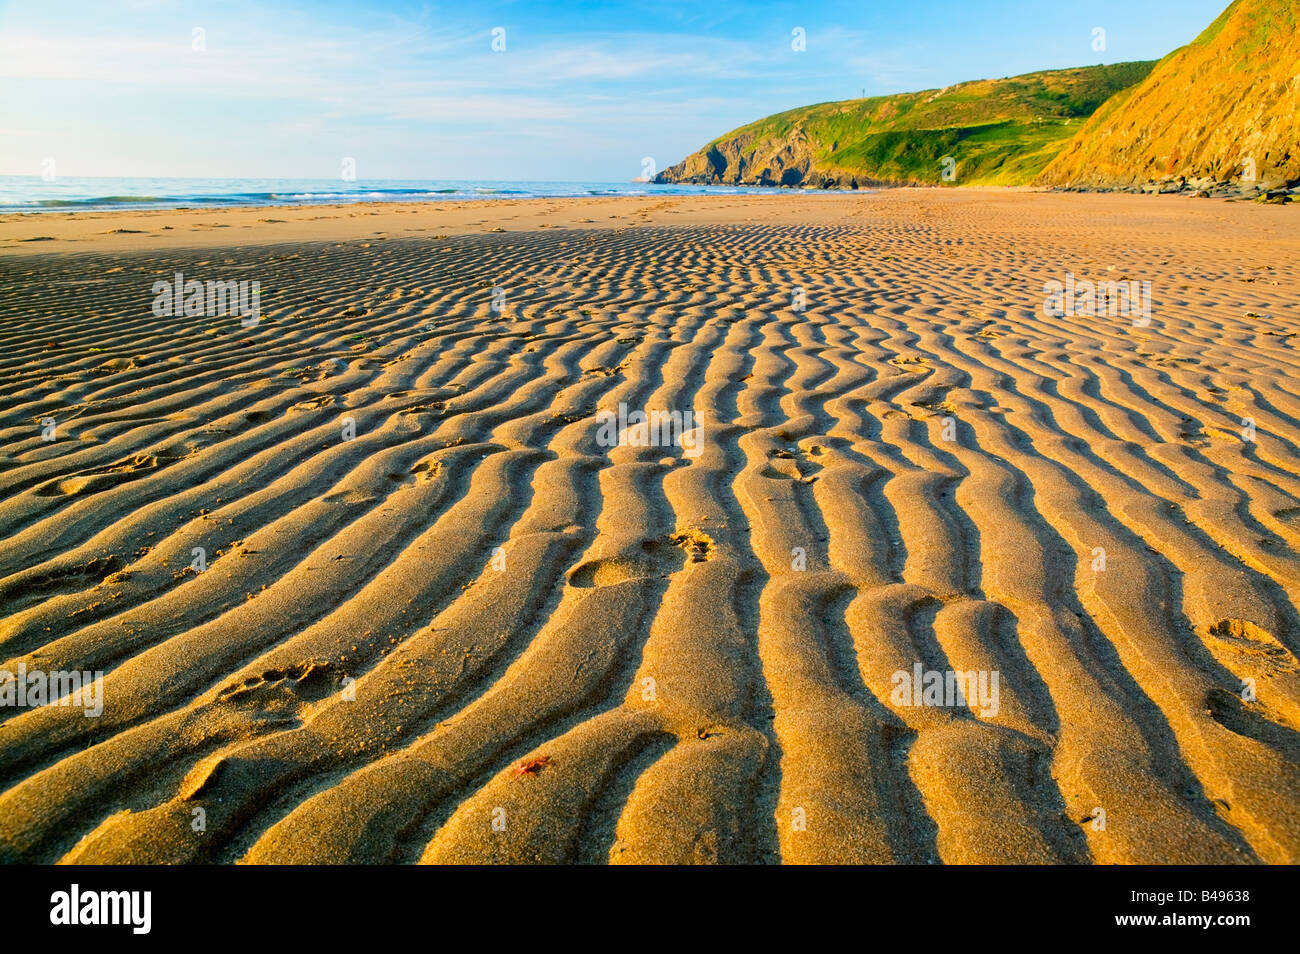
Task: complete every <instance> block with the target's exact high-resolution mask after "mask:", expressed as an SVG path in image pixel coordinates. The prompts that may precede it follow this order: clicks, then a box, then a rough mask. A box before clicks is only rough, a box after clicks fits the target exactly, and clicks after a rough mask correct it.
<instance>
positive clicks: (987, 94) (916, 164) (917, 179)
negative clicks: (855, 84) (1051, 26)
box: [655, 62, 1155, 188]
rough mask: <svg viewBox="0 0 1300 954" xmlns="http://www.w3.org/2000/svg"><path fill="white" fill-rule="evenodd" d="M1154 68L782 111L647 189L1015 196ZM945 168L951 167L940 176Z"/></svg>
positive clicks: (1047, 75) (1104, 69) (1035, 76)
mask: <svg viewBox="0 0 1300 954" xmlns="http://www.w3.org/2000/svg"><path fill="white" fill-rule="evenodd" d="M1154 65H1155V64H1154V63H1152V62H1136V63H1117V64H1114V65H1110V66H1088V67H1080V68H1076V69H1067V70H1048V71H1044V72H1040V73H1027V74H1025V75H1024V76H1015V77H1011V78H1009V79H1000V80H975V81H972V82H968V83H958V84H957V85H955V86H949V87H948V88H947V89H942V90H926V91H924V92H920V93H900V94H897V95H894V96H873V97H869V98H867V99H851V100H844V101H842V102H837V103H820V104H818V105H816V106H806V107H802V108H799V109H791V110H787V111H786V112H783V113H777V114H776V115H774V116H768V117H767V118H765V119H760V120H758V121H757V122H752V123H750V124H748V125H746V126H742V127H740V128H739V129H737V130H735V131H733V132H730V133H727V134H726V135H725V136H721V137H719V138H718V139H715V140H714V141H713V142H711V143H709V144H708V145H707V146H705V147H704V148H703V149H701V150H700V151H699V152H696V153H694V154H692V155H690V156H688V157H687V158H686V159H684V160H683V161H682V162H680V163H678V164H677V165H674V166H670V167H668V168H667V169H665V170H664V171H663V172H661V173H660V174H659V175H658V176H657V177H656V179H655V181H657V182H696V183H713V184H733V185H789V186H815V187H821V188H857V187H858V186H867V185H873V184H885V183H888V184H914V183H931V184H936V185H982V184H989V185H1021V184H1025V183H1028V182H1031V181H1032V180H1033V179H1034V178H1035V177H1037V176H1038V175H1039V173H1041V172H1042V170H1043V169H1044V167H1046V166H1047V164H1048V163H1049V162H1051V161H1052V159H1053V158H1055V156H1056V155H1057V154H1058V153H1059V152H1060V151H1061V149H1062V148H1063V147H1064V145H1065V144H1066V143H1067V142H1068V141H1069V140H1070V139H1071V138H1072V137H1073V136H1074V134H1075V133H1076V132H1078V130H1079V129H1080V127H1081V125H1082V123H1083V121H1084V120H1086V119H1087V118H1088V117H1089V116H1091V115H1092V114H1093V112H1095V111H1096V110H1097V108H1098V107H1099V106H1101V104H1102V103H1104V102H1105V101H1106V100H1108V99H1109V98H1110V97H1111V96H1113V95H1114V94H1116V93H1118V92H1119V91H1121V90H1124V89H1126V88H1129V87H1131V86H1133V85H1134V84H1136V83H1139V82H1141V81H1142V80H1143V79H1145V78H1146V76H1147V74H1148V73H1149V72H1150V71H1151V68H1152V67H1153V66H1154ZM946 157H950V158H951V160H952V162H950V163H947V164H945V163H944V161H943V160H944V159H945V158H946ZM945 168H949V169H951V177H950V178H945V176H944V172H945Z"/></svg>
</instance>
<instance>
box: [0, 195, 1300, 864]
mask: <svg viewBox="0 0 1300 954" xmlns="http://www.w3.org/2000/svg"><path fill="white" fill-rule="evenodd" d="M1297 235H1300V232H1298V231H1297V229H1296V218H1295V212H1294V210H1293V209H1291V208H1286V207H1266V206H1259V205H1250V204H1246V203H1231V202H1222V201H1218V200H1195V199H1190V198H1180V197H1156V196H1138V195H1074V194H1070V195H1054V194H1053V195H1049V194H1037V193H1028V192H1009V191H1006V192H1004V191H979V190H971V191H963V192H955V191H942V192H941V191H937V190H897V191H887V192H880V193H874V194H844V195H836V196H805V195H799V194H794V193H792V194H779V195H773V196H762V197H756V196H720V197H718V196H713V197H699V196H691V197H669V196H655V197H651V198H617V199H591V200H560V199H554V200H530V201H490V202H473V203H458V204H447V205H438V204H431V205H405V206H337V207H323V208H319V207H318V208H296V209H277V208H271V209H267V208H262V209H224V210H205V211H201V212H200V211H168V212H139V213H133V212H117V213H104V214H83V215H76V216H69V215H40V216H36V215H30V216H5V217H0V277H2V281H3V284H4V286H5V288H6V291H5V294H4V299H3V303H2V304H0V311H2V312H3V321H2V322H0V367H2V372H0V373H2V374H3V379H4V381H5V387H4V392H3V404H2V405H0V407H2V410H0V437H2V438H3V447H2V448H0V453H2V455H3V456H0V539H2V540H3V543H0V606H2V607H3V611H2V612H3V616H2V618H0V669H3V670H5V671H10V672H12V671H15V670H16V669H17V667H18V666H19V665H20V664H21V665H23V666H24V667H25V668H26V669H27V670H29V671H71V670H75V671H102V672H103V673H104V678H103V686H102V702H103V711H102V713H101V714H100V715H98V716H97V717H94V718H87V717H86V714H85V712H84V711H83V710H82V709H81V708H78V707H76V706H71V705H48V706H44V707H35V708H33V707H31V706H28V707H27V708H25V709H24V708H22V707H9V708H0V719H3V722H0V859H2V860H6V861H15V860H20V861H34V862H55V861H67V862H87V863H103V862H128V861H130V862H138V861H150V862H199V861H206V862H241V861H242V862H384V861H400V862H565V861H577V862H602V863H603V862H607V861H608V862H762V863H769V862H787V863H800V862H932V861H944V862H1070V863H1087V862H1096V863H1106V864H1109V863H1166V862H1191V863H1198V862H1274V863H1280V862H1291V863H1294V862H1296V861H1298V860H1300V734H1298V733H1300V664H1298V663H1297V658H1296V654H1297V651H1298V649H1300V622H1298V619H1300V618H1298V617H1297V605H1296V594H1298V593H1300V554H1298V553H1297V547H1298V546H1300V436H1298V431H1297V422H1298V421H1300V386H1298V385H1297V382H1298V381H1300V351H1298V350H1297V348H1298V347H1300V336H1297V334H1296V329H1297V328H1298V327H1300V322H1298V320H1297V319H1300V315H1298V314H1297V302H1300V238H1297ZM178 271H179V272H182V273H183V274H184V275H185V276H186V277H187V278H194V279H200V280H203V279H209V280H222V281H238V280H256V281H258V282H259V283H260V289H261V292H260V294H261V318H260V321H259V322H258V323H257V324H256V326H254V327H244V326H243V325H242V324H241V322H240V320H239V318H237V317H231V316H219V315H209V316H197V317H185V316H184V315H180V316H177V315H174V314H170V313H168V314H163V315H161V316H159V315H156V314H155V313H154V312H153V310H152V309H151V304H152V302H153V301H154V292H153V291H152V290H151V289H152V286H153V285H154V283H155V282H156V281H159V280H165V281H170V280H171V279H172V276H173V275H174V274H175V273H176V272H178ZM1067 275H1068V276H1070V280H1071V281H1075V280H1078V281H1094V282H1106V281H1116V282H1118V281H1130V280H1133V281H1136V280H1139V279H1140V280H1141V281H1144V282H1149V283H1150V295H1151V301H1150V305H1151V307H1150V319H1151V320H1150V323H1149V324H1135V323H1134V322H1133V321H1130V320H1128V318H1127V317H1125V316H1123V315H1121V316H1113V315H1110V314H1105V313H1103V314H1101V315H1096V316H1091V315H1078V314H1071V315H1062V316H1059V317H1058V316H1047V315H1044V313H1043V303H1044V286H1045V284H1046V283H1050V282H1053V281H1059V282H1065V281H1066V279H1067ZM494 305H495V306H496V307H495V308H494ZM800 306H802V307H800ZM620 404H622V405H625V406H626V407H629V408H641V409H646V410H655V409H662V410H665V411H673V410H677V411H682V410H690V411H692V412H693V414H694V415H695V421H696V423H697V424H698V431H697V432H695V433H694V434H693V437H692V439H693V440H694V441H696V443H695V444H693V445H692V446H691V447H689V448H688V446H687V445H686V444H685V443H684V442H679V443H670V444H669V445H668V446H663V445H660V446H635V445H634V444H632V443H631V442H627V443H623V444H621V445H620V446H615V447H608V446H604V444H603V443H602V442H600V441H598V440H597V435H598V428H599V426H600V425H599V420H600V415H601V414H602V412H612V411H614V410H615V409H617V408H618V407H619V405H620ZM51 421H52V422H53V425H52V427H53V430H52V431H46V430H45V429H46V428H47V427H50V423H49V422H51ZM349 422H350V423H349ZM688 451H690V452H688ZM196 548H198V549H200V550H201V551H202V554H203V557H202V569H197V570H196V569H195V560H196V559H198V558H197V557H196V555H195V550H196ZM914 671H915V672H917V673H918V674H919V673H921V672H922V671H924V672H945V671H959V672H978V673H984V674H996V676H997V679H996V686H997V689H996V692H997V698H996V699H995V700H993V701H994V702H995V703H996V704H993V705H985V704H977V701H976V700H967V704H960V700H959V703H958V704H956V705H951V704H938V705H935V704H927V705H916V704H912V703H914V702H916V701H917V700H915V699H912V700H911V702H907V701H906V700H904V701H902V702H900V696H899V692H898V689H899V686H900V680H899V679H898V678H897V677H898V674H899V673H904V674H907V675H906V677H905V679H904V681H903V684H906V685H909V686H910V685H911V682H910V679H911V674H912V673H913V672H914ZM917 678H918V680H919V679H920V676H919V675H918V676H917ZM917 685H919V682H918V683H917ZM989 701H990V700H988V699H980V700H978V702H979V703H987V702H989Z"/></svg>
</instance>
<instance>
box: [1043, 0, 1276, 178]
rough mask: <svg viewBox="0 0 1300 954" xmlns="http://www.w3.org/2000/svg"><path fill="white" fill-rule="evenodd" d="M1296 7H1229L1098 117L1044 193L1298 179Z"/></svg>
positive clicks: (1255, 3)
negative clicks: (1051, 188)
mask: <svg viewBox="0 0 1300 954" xmlns="http://www.w3.org/2000/svg"><path fill="white" fill-rule="evenodd" d="M1298 12H1300V3H1297V0H1236V2H1235V3H1233V4H1232V5H1231V6H1230V7H1228V9H1227V10H1225V11H1224V12H1223V13H1222V14H1221V15H1220V16H1219V18H1218V19H1217V20H1215V21H1214V23H1212V24H1211V25H1210V26H1209V27H1208V28H1207V29H1206V30H1205V31H1204V32H1203V33H1201V35H1200V36H1198V37H1197V38H1196V39H1195V40H1193V41H1192V42H1191V43H1189V44H1188V45H1187V46H1185V47H1182V48H1181V49H1178V50H1175V51H1174V52H1173V53H1170V54H1169V55H1168V56H1166V57H1165V58H1164V59H1163V60H1161V61H1160V62H1159V63H1158V64H1157V65H1156V67H1155V69H1153V70H1152V71H1151V74H1150V75H1149V76H1148V77H1147V78H1146V79H1145V80H1144V81H1143V82H1141V83H1139V84H1138V85H1137V86H1136V87H1134V88H1133V89H1132V90H1130V91H1128V92H1126V93H1124V94H1121V95H1120V96H1117V97H1115V98H1114V99H1112V100H1111V101H1109V102H1107V103H1106V104H1105V106H1103V107H1102V108H1101V109H1100V110H1098V111H1097V112H1096V113H1095V114H1094V115H1093V116H1092V118H1091V119H1090V120H1089V121H1088V122H1087V123H1086V124H1085V125H1084V126H1083V128H1082V129H1080V131H1079V133H1078V135H1077V136H1075V137H1074V139H1072V140H1071V141H1070V142H1069V143H1068V145H1067V146H1066V147H1065V149H1064V150H1063V151H1062V152H1061V154H1060V155H1059V156H1057V157H1056V159H1055V160H1053V162H1052V163H1051V164H1050V165H1049V166H1048V167H1047V168H1046V169H1045V170H1044V172H1043V174H1042V175H1041V176H1040V177H1039V179H1038V182H1039V184H1042V185H1050V186H1068V187H1076V188H1133V187H1141V186H1143V185H1144V184H1146V183H1153V182H1154V183H1163V184H1164V185H1165V187H1166V188H1178V187H1180V186H1186V185H1195V186H1199V187H1202V188H1210V187H1212V185H1213V184H1214V183H1218V184H1223V183H1237V184H1241V185H1247V186H1248V185H1250V184H1251V181H1252V180H1251V174H1252V173H1253V175H1254V183H1255V184H1257V186H1258V187H1259V188H1261V189H1269V188H1276V187H1279V186H1283V185H1286V184H1287V183H1292V182H1295V181H1296V180H1298V179H1300V32H1298V29H1300V28H1298V24H1297V15H1298Z"/></svg>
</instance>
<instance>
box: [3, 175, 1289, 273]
mask: <svg viewBox="0 0 1300 954" xmlns="http://www.w3.org/2000/svg"><path fill="white" fill-rule="evenodd" d="M1179 195H1180V196H1181V197H1183V198H1190V197H1191V194H1190V193H1180V194H1179ZM998 197H1005V198H1006V199H1007V200H1008V201H1014V202H1029V203H1035V202H1037V203H1044V202H1048V203H1050V202H1055V201H1063V202H1067V203H1083V204H1089V203H1095V204H1096V205H1097V207H1098V208H1100V209H1107V208H1110V207H1112V206H1113V205H1114V203H1116V202H1119V203H1123V202H1135V203H1139V204H1141V203H1149V202H1159V201H1161V200H1163V199H1165V198H1166V196H1165V195H1156V194H1153V193H1144V194H1137V193H1120V192H1082V191H1073V190H1071V191H1065V190H1039V189H1033V188H1030V187H1026V186H1006V187H1003V186H964V187H960V188H939V187H924V186H923V187H911V186H900V187H891V188H885V189H879V190H873V191H867V190H862V191H858V192H853V191H849V190H845V191H843V192H802V191H797V190H785V189H774V190H773V191H772V193H771V194H754V193H743V194H741V193H729V194H719V195H665V196H644V197H642V196H589V197H582V198H532V197H530V198H523V199H473V200H466V201H463V202H447V201H427V202H411V203H398V202H392V203H389V202H384V203H372V202H350V203H338V204H333V205H319V206H225V207H221V208H215V209H193V208H185V209H141V210H133V211H122V210H97V211H76V212H68V211H59V212H40V213H8V214H5V215H0V258H4V257H21V256H27V255H48V254H76V253H83V252H98V251H111V252H128V251H150V250H159V249H167V248H176V249H180V248H227V247H230V248H240V247H244V246H260V245H268V244H282V243H289V244H292V243H317V242H337V241H354V240H367V239H368V240H371V241H393V240H399V239H404V238H432V237H437V236H442V235H446V236H452V235H470V234H482V233H489V232H498V233H510V232H521V231H522V232H528V231H534V230H538V229H601V228H629V227H639V226H644V225H689V224H702V223H705V222H711V223H713V224H719V225H724V224H746V223H757V222H762V223H770V224H780V223H794V222H797V221H799V220H801V219H802V218H804V217H805V212H804V209H805V207H816V208H822V209H824V210H825V211H826V212H827V213H828V214H829V215H830V217H831V218H832V219H833V220H836V221H840V222H843V223H844V224H849V223H852V222H853V221H854V217H855V216H857V215H858V214H859V213H861V212H862V210H863V209H865V208H867V207H869V206H871V205H873V204H882V205H886V206H888V205H892V204H895V203H904V204H906V203H913V202H921V201H933V202H934V203H935V205H936V207H944V206H946V205H953V206H961V205H963V204H965V203H968V202H975V203H979V202H982V201H997V200H998ZM1232 201H1233V200H1231V199H1221V200H1220V201H1219V202H1214V203H1205V204H1204V206H1205V209H1207V210H1208V209H1211V208H1216V207H1221V206H1222V205H1225V204H1229V203H1231V202H1232ZM810 204H815V205H810ZM1252 204H1253V205H1258V206H1260V207H1261V208H1262V207H1263V206H1264V205H1265V204H1264V203H1252ZM1283 207H1285V206H1283ZM1171 208H1172V207H1171ZM1275 211H1276V210H1275ZM1194 214H1195V213H1194ZM1266 214H1273V213H1266ZM1285 214H1286V213H1283V215H1285ZM1286 221H1290V219H1289V218H1288V219H1287V220H1286Z"/></svg>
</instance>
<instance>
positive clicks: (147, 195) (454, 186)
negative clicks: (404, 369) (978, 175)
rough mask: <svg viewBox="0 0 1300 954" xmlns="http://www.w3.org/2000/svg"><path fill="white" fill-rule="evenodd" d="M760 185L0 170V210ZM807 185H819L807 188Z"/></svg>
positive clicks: (728, 190)
mask: <svg viewBox="0 0 1300 954" xmlns="http://www.w3.org/2000/svg"><path fill="white" fill-rule="evenodd" d="M771 191H772V190H771V189H770V188H764V187H759V186H697V185H653V184H650V183H643V182H508V181H500V182H498V181H464V180H453V179H356V180H353V181H346V180H343V179H179V178H176V179H173V178H159V179H150V178H134V177H132V178H116V177H98V176H96V177H75V176H59V177H58V178H55V179H51V180H47V179H44V178H42V177H41V176H0V212H75V211H92V210H104V209H177V208H201V209H210V208H219V207H223V206H241V205H248V206H263V205H327V204H330V203H339V202H428V201H436V200H465V199H493V198H500V199H520V198H545V197H573V196H590V195H630V196H640V195H700V194H704V193H714V194H731V195H748V194H754V193H764V192H771ZM801 191H805V192H815V191H820V190H814V189H806V190H801Z"/></svg>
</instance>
